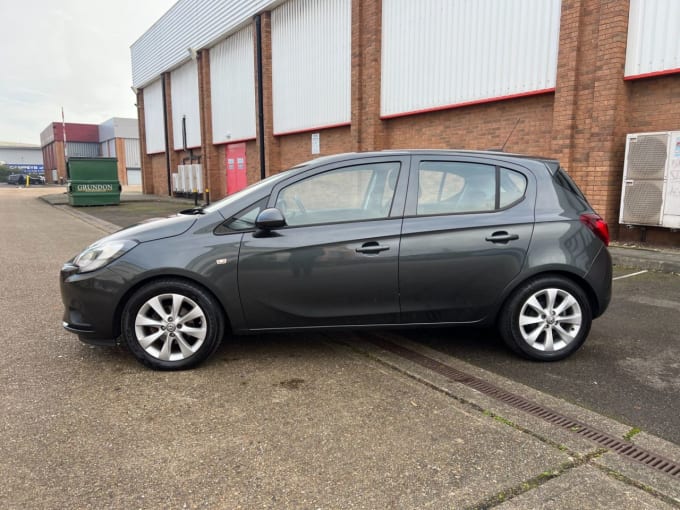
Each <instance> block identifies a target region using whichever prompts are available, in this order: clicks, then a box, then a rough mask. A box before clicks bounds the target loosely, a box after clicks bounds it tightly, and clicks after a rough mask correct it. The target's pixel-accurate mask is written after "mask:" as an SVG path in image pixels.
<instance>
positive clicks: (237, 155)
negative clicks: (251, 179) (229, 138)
mask: <svg viewBox="0 0 680 510" xmlns="http://www.w3.org/2000/svg"><path fill="white" fill-rule="evenodd" d="M226 167H227V190H226V191H227V195H231V194H232V193H236V192H237V191H239V190H242V189H243V188H245V187H246V186H247V185H248V179H247V177H246V144H245V142H244V143H231V144H228V145H227V152H226Z"/></svg>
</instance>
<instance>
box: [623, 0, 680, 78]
mask: <svg viewBox="0 0 680 510" xmlns="http://www.w3.org/2000/svg"><path fill="white" fill-rule="evenodd" d="M678 22H680V2H679V1H678V0H631V1H630V14H629V18H628V45H627V48H626V71H625V75H626V76H627V77H631V76H637V75H640V74H648V73H657V72H663V71H670V70H680V36H679V35H678Z"/></svg>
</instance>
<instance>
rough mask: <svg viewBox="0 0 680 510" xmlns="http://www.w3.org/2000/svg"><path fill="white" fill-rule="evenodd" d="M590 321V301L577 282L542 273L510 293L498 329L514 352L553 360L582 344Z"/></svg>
mask: <svg viewBox="0 0 680 510" xmlns="http://www.w3.org/2000/svg"><path fill="white" fill-rule="evenodd" d="M591 323H592V312H591V308H590V303H589V301H588V298H587V296H586V294H585V292H584V291H583V289H582V288H581V287H580V286H579V285H578V284H576V283H574V282H573V281H571V280H569V279H567V278H564V277H561V276H543V277H539V278H536V279H534V280H531V281H529V282H527V283H526V284H524V285H523V286H521V287H520V288H519V289H517V291H515V293H514V294H513V295H512V296H511V297H510V299H509V300H508V301H507V303H506V304H505V307H504V308H503V311H502V312H501V316H500V320H499V331H500V334H501V336H502V337H503V340H504V341H505V343H506V345H508V347H510V348H511V349H512V350H514V351H515V352H517V353H519V354H521V355H523V356H525V357H527V358H530V359H534V360H541V361H556V360H560V359H564V358H566V357H567V356H569V355H570V354H571V353H573V352H574V351H576V350H577V349H578V348H579V347H581V345H582V344H583V342H584V341H585V339H586V337H587V336H588V333H589V331H590V326H591Z"/></svg>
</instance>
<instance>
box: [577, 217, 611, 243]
mask: <svg viewBox="0 0 680 510" xmlns="http://www.w3.org/2000/svg"><path fill="white" fill-rule="evenodd" d="M581 223H583V224H584V225H585V226H586V227H588V228H589V229H590V230H592V231H593V234H595V235H596V236H597V237H599V238H600V240H601V241H602V242H603V243H604V245H605V246H609V227H608V226H607V222H606V221H604V220H603V219H602V218H600V217H599V216H598V215H597V214H594V213H588V214H582V215H581Z"/></svg>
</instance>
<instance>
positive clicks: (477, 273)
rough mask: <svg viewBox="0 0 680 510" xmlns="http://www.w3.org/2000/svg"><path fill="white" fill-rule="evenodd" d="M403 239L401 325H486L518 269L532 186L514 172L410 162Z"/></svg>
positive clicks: (527, 233)
mask: <svg viewBox="0 0 680 510" xmlns="http://www.w3.org/2000/svg"><path fill="white" fill-rule="evenodd" d="M412 174H413V175H412V177H411V182H410V184H409V191H408V197H407V204H406V210H405V214H404V216H405V219H404V226H403V232H402V241H401V256H400V291H401V309H402V322H404V323H434V322H445V323H446V322H450V323H461V322H476V321H480V320H482V319H484V318H485V317H486V316H487V315H488V314H489V313H490V311H491V310H492V308H493V306H494V304H496V303H497V302H498V298H499V296H500V295H501V293H502V292H503V290H504V289H505V288H506V286H507V285H508V284H509V283H510V282H511V281H512V280H513V278H515V277H516V276H517V275H518V274H519V272H520V270H521V268H522V265H523V263H524V260H525V258H526V253H527V249H528V246H529V242H530V240H531V235H532V232H533V222H534V201H535V193H536V192H535V182H534V177H533V175H532V174H531V173H530V172H529V171H527V170H522V169H519V168H515V169H510V168H503V167H499V166H497V165H496V164H495V163H493V162H489V161H485V160H479V159H475V158H474V157H461V158H456V159H446V158H432V159H428V158H427V157H422V158H415V157H414V160H413V163H412Z"/></svg>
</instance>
